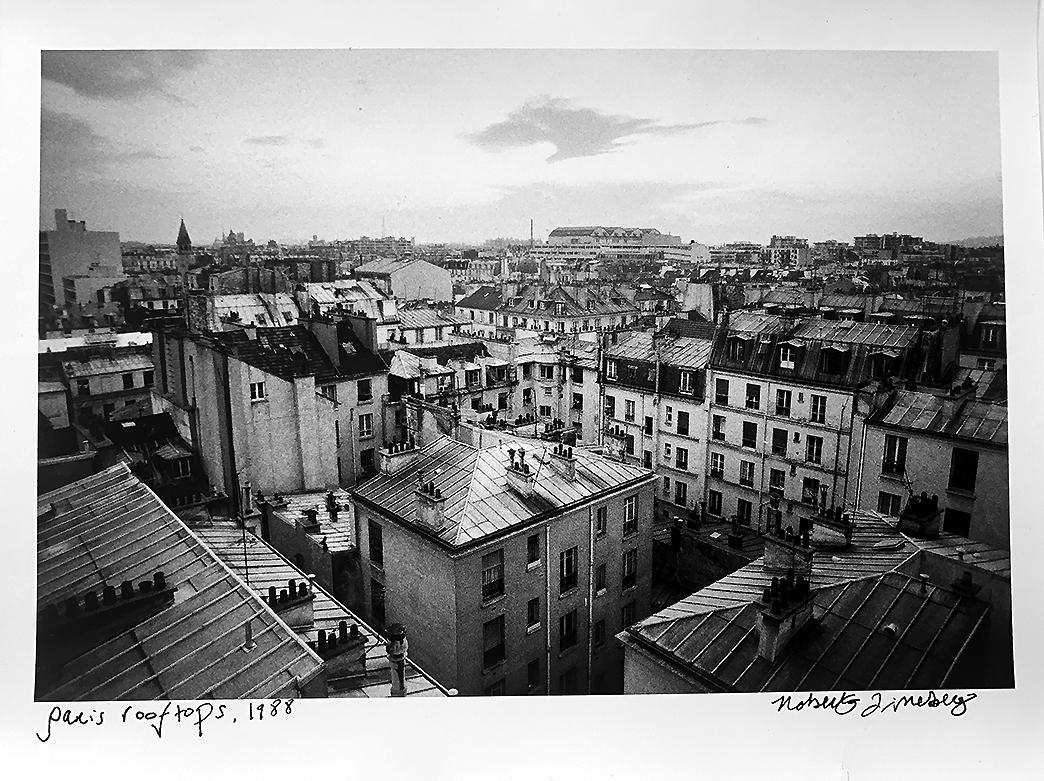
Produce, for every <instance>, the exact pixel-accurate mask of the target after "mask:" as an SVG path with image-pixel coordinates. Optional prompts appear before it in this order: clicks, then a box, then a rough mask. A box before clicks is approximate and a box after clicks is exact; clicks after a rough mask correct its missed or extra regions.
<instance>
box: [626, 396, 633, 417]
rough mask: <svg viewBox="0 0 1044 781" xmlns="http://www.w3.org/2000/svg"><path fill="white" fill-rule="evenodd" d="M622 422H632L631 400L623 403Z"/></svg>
mask: <svg viewBox="0 0 1044 781" xmlns="http://www.w3.org/2000/svg"><path fill="white" fill-rule="evenodd" d="M624 420H634V402H633V401H632V400H631V399H627V400H626V401H625V402H624Z"/></svg>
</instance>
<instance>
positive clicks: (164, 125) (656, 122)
mask: <svg viewBox="0 0 1044 781" xmlns="http://www.w3.org/2000/svg"><path fill="white" fill-rule="evenodd" d="M42 76H43V82H42V116H41V188H40V207H41V212H40V213H41V218H40V219H41V227H42V228H50V227H52V226H53V213H54V209H56V208H65V209H68V211H69V215H70V217H71V218H75V219H78V220H79V219H82V220H86V221H87V227H88V228H94V229H98V230H117V231H119V232H120V235H121V238H122V239H124V240H138V241H153V242H166V243H172V242H173V241H174V239H175V237H176V235H177V228H178V221H179V218H182V217H183V218H184V219H185V222H186V225H187V226H188V229H189V233H190V234H191V236H192V238H193V241H194V243H196V244H197V245H202V244H208V243H210V242H211V241H213V240H214V239H215V238H216V237H217V236H219V235H223V234H224V233H227V232H228V230H229V229H233V230H235V231H242V232H244V233H245V234H246V235H247V236H248V237H252V238H254V240H255V241H261V242H264V241H267V240H269V239H276V240H277V241H280V242H294V241H303V240H306V239H309V238H311V237H312V236H313V235H316V236H318V237H320V238H324V239H328V240H332V239H338V238H353V237H357V236H360V235H368V236H376V235H396V236H405V237H415V238H416V240H417V241H419V242H443V241H448V242H457V241H459V242H477V241H481V240H483V239H487V238H494V237H502V236H506V237H528V235H529V225H530V219H532V220H533V223H534V231H535V235H536V238H537V239H538V240H539V239H543V238H546V237H547V234H548V233H549V232H550V231H551V230H553V229H554V228H555V227H557V226H559V225H621V226H642V227H646V226H649V227H656V228H659V229H660V230H661V231H665V232H670V233H675V234H680V235H681V236H682V237H683V238H684V239H685V240H690V239H695V240H696V241H699V242H702V243H708V244H718V243H723V242H727V241H758V242H764V243H767V242H768V240H769V238H770V237H771V236H772V235H773V234H794V235H798V236H804V237H806V238H809V239H810V240H812V241H818V240H823V239H828V238H834V239H839V240H847V241H851V239H852V237H853V236H855V235H861V234H863V233H884V232H892V231H898V232H900V233H910V234H913V235H918V236H924V237H926V238H928V239H931V240H936V241H948V240H957V239H961V238H965V237H971V236H980V235H994V234H999V233H1001V232H1002V227H1001V179H1000V171H1001V161H1000V154H1001V149H1000V125H999V122H1000V120H999V102H998V71H997V59H996V55H995V54H993V53H989V52H797V51H794V52H788V51H739V50H737V51H684V50H618V51H617V50H599V51H584V50H498V51H484V50H463V51H453V50H341V51H324V50H315V51H277V50H255V51H151V52H136V51H61V52H58V51H53V52H44V53H43V57H42Z"/></svg>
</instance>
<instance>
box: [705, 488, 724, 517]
mask: <svg viewBox="0 0 1044 781" xmlns="http://www.w3.org/2000/svg"><path fill="white" fill-rule="evenodd" d="M707 512H708V513H709V514H710V515H716V516H721V491H714V490H711V491H708V492H707Z"/></svg>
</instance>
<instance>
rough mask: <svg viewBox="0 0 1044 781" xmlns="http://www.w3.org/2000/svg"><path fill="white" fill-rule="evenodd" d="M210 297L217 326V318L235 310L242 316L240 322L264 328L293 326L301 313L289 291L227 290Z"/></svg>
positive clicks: (228, 314) (225, 316) (210, 306)
mask: <svg viewBox="0 0 1044 781" xmlns="http://www.w3.org/2000/svg"><path fill="white" fill-rule="evenodd" d="M209 299H210V302H209V308H210V309H211V311H212V312H213V321H214V322H212V325H213V326H214V327H215V328H216V327H217V321H218V320H221V319H223V318H227V317H229V316H230V315H231V314H232V313H233V312H235V313H237V314H238V315H239V319H238V320H237V321H236V322H237V323H240V324H243V325H259V326H262V327H264V328H271V327H278V326H288V325H294V324H295V323H296V322H297V318H298V315H299V310H298V306H297V301H295V300H294V297H293V296H292V295H291V294H290V293H226V294H224V295H218V296H210V297H209Z"/></svg>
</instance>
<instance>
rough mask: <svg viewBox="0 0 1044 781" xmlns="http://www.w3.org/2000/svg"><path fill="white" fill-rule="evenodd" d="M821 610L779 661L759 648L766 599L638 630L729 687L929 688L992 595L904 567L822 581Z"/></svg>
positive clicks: (816, 606) (815, 598)
mask: <svg viewBox="0 0 1044 781" xmlns="http://www.w3.org/2000/svg"><path fill="white" fill-rule="evenodd" d="M811 600H812V603H813V618H812V619H811V620H810V621H809V623H808V624H807V625H806V626H805V627H804V628H803V629H801V630H799V632H798V633H797V634H796V635H795V636H794V637H792V638H791V639H790V641H789V642H788V643H787V645H786V646H785V647H784V648H783V650H782V651H781V652H780V655H779V656H778V657H777V658H776V659H775V661H773V662H770V661H769V660H768V659H765V658H763V657H761V656H760V655H759V653H758V642H759V635H758V618H759V614H760V612H761V610H762V605H761V603H760V602H759V601H751V602H747V603H746V604H743V605H739V606H734V607H725V608H719V609H716V610H712V611H710V612H707V613H704V614H702V615H694V616H688V617H685V618H680V619H669V620H665V621H651V620H647V621H645V622H643V623H642V624H640V625H639V626H638V627H635V628H633V629H632V630H631V634H632V636H634V637H635V638H636V639H638V640H639V641H644V642H645V644H648V645H652V646H653V647H655V648H656V649H657V651H659V652H661V653H665V654H667V655H668V656H669V657H670V658H671V659H672V661H674V662H676V663H680V664H681V666H682V667H683V668H685V669H687V670H690V671H691V672H693V673H694V674H696V675H697V676H698V677H700V678H702V679H705V680H709V681H711V682H713V683H712V685H714V686H715V688H719V689H721V690H725V691H743V692H756V691H808V690H812V691H820V690H822V691H832V690H842V689H844V690H848V691H852V690H855V691H860V690H866V689H882V690H883V689H910V688H913V689H928V688H938V687H940V686H943V685H945V684H946V683H947V681H948V680H949V678H950V674H951V673H952V671H953V668H954V666H955V665H956V663H957V661H958V660H959V659H960V657H961V654H962V652H963V651H964V649H965V646H966V644H967V642H968V641H969V639H970V638H971V637H972V636H973V635H974V634H975V633H976V631H977V630H978V629H979V627H980V625H981V623H982V621H983V619H984V618H985V616H986V614H987V613H988V611H989V605H988V604H987V603H985V602H983V601H981V600H979V599H975V598H974V597H971V596H968V595H967V594H966V593H963V592H960V591H956V590H954V589H951V588H946V587H944V586H940V585H938V584H934V583H930V584H928V585H927V586H926V587H922V584H921V581H920V580H919V579H916V578H913V577H910V576H908V575H903V574H900V573H898V572H887V573H883V574H880V575H875V576H869V577H865V578H860V579H856V580H850V581H847V582H843V583H838V584H835V585H831V586H826V587H823V588H820V589H816V590H814V591H813V594H812V596H811Z"/></svg>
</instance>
